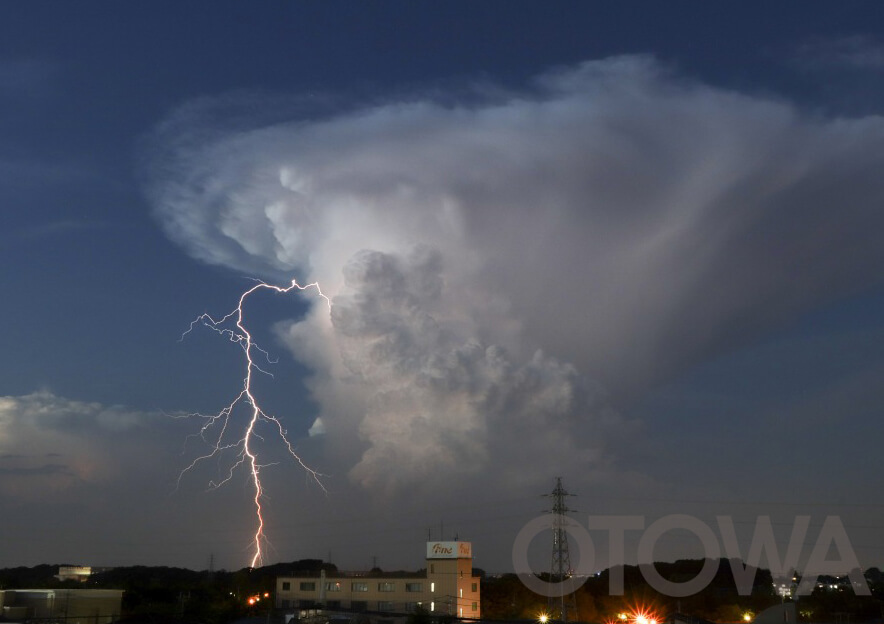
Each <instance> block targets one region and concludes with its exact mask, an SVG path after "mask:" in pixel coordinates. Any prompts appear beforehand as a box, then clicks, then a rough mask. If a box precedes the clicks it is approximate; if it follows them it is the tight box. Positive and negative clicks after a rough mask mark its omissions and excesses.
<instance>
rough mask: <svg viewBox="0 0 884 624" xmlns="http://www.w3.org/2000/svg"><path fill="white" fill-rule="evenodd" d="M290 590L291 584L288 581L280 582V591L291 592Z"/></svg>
mask: <svg viewBox="0 0 884 624" xmlns="http://www.w3.org/2000/svg"><path fill="white" fill-rule="evenodd" d="M291 590H292V584H291V583H290V582H288V581H283V582H282V591H291Z"/></svg>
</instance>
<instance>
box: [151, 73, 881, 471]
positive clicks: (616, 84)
mask: <svg viewBox="0 0 884 624" xmlns="http://www.w3.org/2000/svg"><path fill="white" fill-rule="evenodd" d="M294 101H295V100H291V102H294ZM452 101H456V98H455V99H452V98H448V99H447V100H446V101H445V102H440V101H438V100H434V99H433V98H432V97H429V96H427V97H423V96H421V95H420V94H412V95H410V96H408V97H402V98H400V99H397V100H392V101H385V102H380V103H378V102H374V103H372V104H369V105H365V106H364V107H359V106H358V105H354V106H351V107H350V108H349V109H347V110H344V111H341V110H338V111H336V112H330V113H328V114H325V115H324V114H322V113H321V112H319V113H318V112H317V111H310V112H309V114H308V113H305V112H304V109H303V107H302V106H296V107H295V109H296V110H295V112H293V113H292V115H291V117H290V118H286V114H285V100H282V99H279V98H277V99H275V100H274V103H273V107H272V110H269V111H268V110H263V111H262V110H261V109H260V107H255V99H254V98H253V99H249V100H248V103H249V107H243V106H241V104H242V100H239V99H236V98H218V99H216V100H203V101H200V102H196V103H191V104H190V105H188V106H185V107H183V108H182V109H181V110H179V111H178V112H177V113H175V114H173V115H172V116H170V118H169V119H167V120H166V121H165V122H164V123H163V124H161V126H160V127H159V129H158V130H157V132H156V134H155V135H154V136H153V137H151V140H150V146H151V147H150V148H149V149H148V150H147V152H146V154H147V158H146V162H147V166H146V169H145V170H146V180H147V190H148V193H149V196H150V197H151V199H152V201H153V204H154V206H155V210H156V214H157V216H158V218H159V220H160V222H161V223H162V224H163V226H164V227H165V228H166V230H167V232H168V233H169V235H170V236H171V237H173V238H174V239H175V240H177V241H178V242H179V243H180V244H182V245H183V246H184V247H185V248H186V249H187V250H188V251H189V252H190V253H191V254H193V255H194V256H195V257H197V258H199V259H201V260H203V261H205V262H209V263H214V264H220V265H224V266H228V267H231V268H233V269H236V270H238V271H246V272H252V273H258V274H261V275H263V276H274V277H278V276H279V275H283V274H286V275H294V276H297V277H298V278H299V279H301V280H314V279H316V280H319V281H320V282H321V284H322V285H323V290H324V291H325V292H327V293H329V294H330V295H332V296H333V298H334V310H333V312H332V314H331V316H330V317H329V315H328V311H327V310H325V309H324V308H323V306H317V307H315V308H314V309H313V310H312V311H311V312H310V314H308V316H307V317H306V318H305V319H303V320H301V321H298V322H296V323H293V324H292V325H291V326H289V327H287V328H286V329H285V330H284V331H283V334H284V336H285V338H286V340H288V341H289V343H290V344H291V345H292V348H293V349H294V352H295V354H296V357H298V358H300V359H301V360H302V361H304V362H306V363H308V364H309V365H311V366H312V367H313V369H314V370H315V377H314V379H313V380H312V385H311V389H312V391H313V393H314V396H315V398H316V399H317V400H318V402H319V404H320V406H321V414H320V417H321V423H322V430H324V431H326V432H327V433H328V437H329V439H332V438H334V439H337V440H339V442H338V443H339V444H340V446H341V448H342V449H346V450H347V452H350V453H353V454H354V456H355V458H356V459H355V460H353V461H352V462H351V466H350V468H351V476H352V477H353V478H354V479H356V480H357V481H359V482H360V483H363V484H365V485H366V486H369V487H381V488H384V487H386V488H393V489H396V488H404V487H408V486H409V484H413V483H417V482H420V481H426V480H428V479H429V480H432V479H434V478H441V477H439V475H440V474H443V473H457V472H458V471H467V472H475V471H477V470H481V469H483V468H486V467H489V466H494V467H496V468H497V469H498V470H499V471H500V473H501V474H508V473H509V471H511V472H512V473H513V474H516V473H517V472H518V468H519V465H520V462H522V461H523V459H522V458H523V457H524V456H526V455H532V456H536V457H542V458H544V459H543V460H542V461H543V462H545V463H546V466H545V467H546V468H548V469H549V471H552V470H555V469H556V466H557V463H558V464H559V465H564V464H565V463H567V462H570V464H569V465H571V466H573V465H574V462H575V461H577V462H578V465H585V466H592V465H594V464H595V462H598V461H599V459H600V450H601V448H602V446H603V440H604V439H605V435H606V432H608V433H609V432H610V430H611V428H612V427H614V428H616V427H618V426H622V424H623V423H621V422H619V421H618V419H617V418H616V416H614V415H613V413H612V412H611V411H610V410H608V409H606V408H605V407H604V396H605V395H604V393H602V392H601V391H600V389H599V387H598V386H597V385H595V384H594V383H593V382H590V381H589V380H590V379H599V380H601V382H602V384H603V385H604V386H605V387H607V388H609V390H610V391H612V392H613V393H614V396H615V397H619V398H620V399H623V398H624V397H630V396H636V395H640V393H641V392H642V391H643V390H644V389H646V388H647V387H648V386H649V385H650V384H652V383H654V382H655V381H658V380H660V379H662V378H665V377H666V376H672V375H677V374H678V373H679V371H683V370H684V369H685V367H687V366H688V365H690V364H691V363H693V362H696V361H698V360H700V359H702V358H704V357H707V356H709V355H712V354H716V353H720V352H722V351H723V350H726V349H727V348H729V347H730V346H732V345H733V344H736V343H738V342H739V341H741V340H745V339H747V338H751V337H753V336H756V335H758V333H759V332H761V331H764V330H765V329H768V328H770V327H773V326H775V325H776V324H777V323H779V322H782V321H783V320H786V319H789V318H791V317H794V316H795V315H797V314H800V313H802V312H804V311H806V310H808V309H811V308H813V307H814V306H816V305H820V304H823V303H826V302H829V301H832V300H834V299H836V298H838V297H842V296H845V295H847V294H851V293H855V292H860V291H862V290H863V289H864V288H868V287H869V286H870V285H872V284H875V283H878V282H879V281H880V279H881V278H880V275H879V271H878V270H877V267H878V266H880V263H881V262H882V260H884V246H882V245H880V241H879V240H878V238H879V236H878V232H880V231H881V227H882V225H884V223H882V221H884V213H882V211H881V209H880V206H881V203H882V200H884V179H882V177H881V176H880V171H881V170H884V120H882V119H880V118H877V117H866V118H854V119H849V118H837V119H833V118H822V117H818V116H815V115H813V114H811V113H808V112H805V111H802V110H801V109H800V108H799V107H797V106H795V105H793V104H790V103H789V102H787V101H784V100H782V99H775V98H771V97H765V96H758V95H752V94H744V93H737V92H733V91H727V90H723V89H719V88H715V87H713V86H709V85H704V84H700V83H697V82H695V81H691V80H689V79H686V78H685V77H683V76H681V75H679V74H678V73H677V72H674V71H672V70H670V69H668V68H665V67H663V66H661V65H660V64H659V63H657V62H656V61H654V60H653V59H650V58H647V57H618V58H611V59H606V60H600V61H591V62H587V63H584V64H582V65H579V66H577V67H572V68H564V69H559V70H557V71H553V72H550V73H548V74H545V75H543V76H541V77H539V78H537V79H536V80H535V81H534V82H532V83H531V85H530V86H528V87H526V88H525V89H524V90H523V91H521V92H504V91H498V92H496V94H495V95H494V96H493V97H489V98H484V99H483V98H477V97H475V96H471V97H469V98H465V99H464V100H463V103H462V104H459V105H458V104H452V103H451V102H452ZM245 109H248V110H253V112H254V115H253V117H252V119H251V121H250V120H249V119H248V117H245V116H243V115H242V112H243V110H245ZM513 448H519V449H520V451H519V456H518V457H515V458H514V459H513V458H512V457H513V453H512V449H513ZM562 458H567V462H566V460H565V459H562ZM438 468H444V469H445V470H444V471H442V472H440V471H439V470H437V469H438ZM549 471H546V472H544V475H543V478H544V479H546V478H548V476H549V474H551V473H550V472H549Z"/></svg>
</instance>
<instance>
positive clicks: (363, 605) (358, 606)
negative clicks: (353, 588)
mask: <svg viewBox="0 0 884 624" xmlns="http://www.w3.org/2000/svg"><path fill="white" fill-rule="evenodd" d="M350 609H351V610H352V611H365V610H367V609H368V602H366V601H365V600H352V601H350Z"/></svg>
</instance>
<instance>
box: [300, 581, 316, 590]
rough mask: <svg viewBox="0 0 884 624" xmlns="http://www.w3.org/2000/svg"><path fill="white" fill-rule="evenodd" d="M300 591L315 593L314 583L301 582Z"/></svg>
mask: <svg viewBox="0 0 884 624" xmlns="http://www.w3.org/2000/svg"><path fill="white" fill-rule="evenodd" d="M300 589H301V591H316V583H315V582H313V581H301V585H300Z"/></svg>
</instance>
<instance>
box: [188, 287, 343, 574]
mask: <svg viewBox="0 0 884 624" xmlns="http://www.w3.org/2000/svg"><path fill="white" fill-rule="evenodd" d="M309 288H312V289H315V290H316V293H317V294H318V295H319V296H320V297H321V298H322V299H324V300H325V302H326V304H328V307H329V311H331V305H332V304H331V300H330V299H329V298H328V297H327V296H326V295H325V294H323V292H322V290H321V289H320V288H319V284H317V283H316V282H314V283H312V284H307V285H305V286H302V285H300V284H299V283H298V282H297V281H296V280H292V283H291V285H289V286H274V285H272V284H267V283H264V282H262V281H258V283H257V284H255V285H254V286H253V287H252V288H250V289H248V290H247V291H245V292H244V293H243V294H242V295H241V296H240V298H239V304H238V305H237V306H236V308H234V309H233V310H232V311H231V312H229V313H228V314H226V315H225V316H223V317H221V318H219V319H216V318H214V317H213V316H211V315H209V314H208V313H206V314H201V315H200V316H198V317H196V318H195V319H194V320H193V321H191V323H190V327H189V328H188V329H187V331H185V332H184V333H183V334H182V335H181V339H182V340H183V339H184V337H185V336H186V335H187V334H189V333H190V332H191V331H193V329H194V327H196V326H197V325H203V326H205V327H208V328H209V329H211V330H212V331H215V332H217V333H219V334H221V335H222V336H225V337H226V338H227V339H228V340H230V341H231V342H233V343H236V344H238V345H239V346H240V347H241V348H242V350H243V353H244V354H245V377H244V379H243V385H242V390H241V391H240V393H239V394H238V395H237V396H236V398H235V399H233V401H231V402H230V403H229V404H228V405H227V407H225V408H224V409H222V410H221V411H219V412H218V413H216V414H202V413H195V414H189V416H192V417H196V418H201V419H203V421H204V422H203V425H202V427H200V430H199V433H197V434H194V435H198V436H199V437H200V438H202V439H203V440H204V441H205V442H206V443H207V444H208V446H209V451H208V452H207V453H205V454H203V455H201V456H199V457H197V458H196V459H194V460H193V461H192V462H191V463H190V465H188V466H187V467H186V468H185V469H184V470H182V471H181V473H180V474H179V476H178V482H179V483H180V482H181V478H182V477H183V476H184V475H185V474H186V473H187V472H188V471H189V470H191V469H193V468H194V467H195V466H196V465H197V464H199V463H200V462H202V461H204V460H207V459H210V458H212V457H217V456H219V455H221V454H222V453H223V452H224V451H228V450H231V449H232V450H236V451H237V454H236V458H237V459H236V461H234V462H233V463H232V464H231V465H230V467H229V469H228V470H227V474H226V476H225V477H224V478H223V479H221V480H220V481H217V482H216V481H210V482H209V489H216V488H219V487H221V486H222V485H224V484H225V483H227V482H228V481H229V480H230V479H231V478H232V477H233V475H234V473H235V472H236V470H237V469H238V468H240V467H241V466H245V467H246V469H247V470H248V471H250V478H251V483H252V486H253V488H254V499H253V500H254V505H255V517H256V522H257V527H256V529H255V534H254V536H253V538H252V542H253V548H254V555H253V557H252V562H251V567H255V566H256V565H257V564H259V563H261V562H262V561H263V545H264V544H265V542H266V540H267V538H266V536H265V534H264V516H263V512H262V507H261V500H262V498H263V496H264V489H263V486H262V484H261V469H262V468H264V467H266V464H264V465H262V464H261V463H260V462H259V460H258V454H257V452H256V451H255V450H254V444H253V442H254V440H255V438H259V439H260V436H259V434H258V433H257V431H256V426H257V425H258V423H259V422H260V421H265V422H268V423H270V424H272V425H273V427H274V428H275V430H276V432H277V433H278V434H279V438H280V439H281V441H282V444H283V446H284V447H285V449H286V451H287V452H288V453H289V455H291V456H292V458H294V460H295V462H297V463H298V465H300V466H301V467H302V468H303V469H304V470H305V471H306V472H307V475H309V477H311V478H312V479H313V480H314V481H315V482H316V483H317V484H318V485H319V487H320V488H322V490H323V491H326V490H325V486H324V485H323V484H322V481H321V480H320V477H322V476H323V475H321V474H320V473H318V472H316V471H315V470H313V469H312V468H310V467H309V466H308V465H307V464H306V463H304V461H303V460H302V459H301V457H300V456H299V455H298V454H297V453H296V452H295V448H294V447H293V446H292V443H291V442H290V441H289V439H288V436H287V433H286V429H285V427H284V426H283V424H282V422H280V420H279V419H278V418H277V417H276V416H273V415H272V414H268V413H267V412H265V411H264V410H263V409H262V408H261V406H260V405H259V403H258V400H257V399H256V398H255V395H254V394H253V393H252V376H253V374H254V373H255V372H256V371H257V372H261V373H264V374H267V375H270V373H268V372H267V371H265V370H263V369H262V368H261V367H260V366H258V364H256V361H255V357H256V354H261V356H262V357H264V358H265V359H266V360H267V361H268V362H269V363H272V361H271V360H270V356H269V354H268V353H267V352H266V351H265V350H264V349H262V348H260V347H259V346H258V345H257V344H255V342H254V340H253V339H252V334H251V333H250V332H249V330H248V329H247V328H246V325H245V322H244V312H243V309H244V307H245V303H246V299H248V297H249V296H250V295H252V293H254V292H256V291H259V290H262V289H266V290H271V291H275V292H276V293H287V292H291V291H293V290H307V289H309ZM240 404H244V405H246V406H248V410H247V412H248V413H249V414H250V417H249V418H248V420H247V423H246V426H245V428H244V430H243V433H242V435H241V436H240V437H236V434H235V433H232V430H233V429H234V424H233V423H232V422H231V421H232V416H233V413H234V409H235V408H236V407H237V406H238V405H240Z"/></svg>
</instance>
